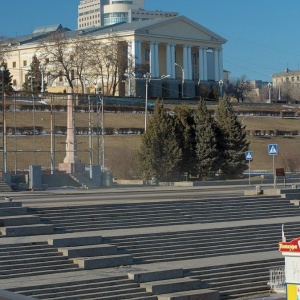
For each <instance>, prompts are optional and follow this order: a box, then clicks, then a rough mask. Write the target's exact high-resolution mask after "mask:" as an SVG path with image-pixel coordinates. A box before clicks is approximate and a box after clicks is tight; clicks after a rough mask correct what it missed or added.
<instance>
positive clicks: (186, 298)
mask: <svg viewBox="0 0 300 300" xmlns="http://www.w3.org/2000/svg"><path fill="white" fill-rule="evenodd" d="M157 299H158V300H219V299H220V295H219V291H215V290H210V289H200V290H191V291H184V292H177V293H172V294H164V295H157Z"/></svg>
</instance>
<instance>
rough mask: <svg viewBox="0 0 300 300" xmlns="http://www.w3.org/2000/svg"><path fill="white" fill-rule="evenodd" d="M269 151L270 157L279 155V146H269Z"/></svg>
mask: <svg viewBox="0 0 300 300" xmlns="http://www.w3.org/2000/svg"><path fill="white" fill-rule="evenodd" d="M268 151H269V155H277V154H278V145H277V144H269V145H268Z"/></svg>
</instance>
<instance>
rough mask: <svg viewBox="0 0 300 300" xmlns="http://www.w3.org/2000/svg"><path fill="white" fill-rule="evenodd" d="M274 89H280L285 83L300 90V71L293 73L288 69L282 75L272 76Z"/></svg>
mask: <svg viewBox="0 0 300 300" xmlns="http://www.w3.org/2000/svg"><path fill="white" fill-rule="evenodd" d="M272 83H273V87H278V86H280V85H283V84H285V83H288V84H290V85H291V86H293V87H296V88H300V70H295V71H291V70H289V69H288V68H287V69H286V70H285V71H284V72H282V73H276V74H273V75H272Z"/></svg>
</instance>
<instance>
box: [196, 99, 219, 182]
mask: <svg viewBox="0 0 300 300" xmlns="http://www.w3.org/2000/svg"><path fill="white" fill-rule="evenodd" d="M195 135H196V149H195V156H196V158H197V163H196V171H197V175H198V176H199V177H200V178H202V179H203V178H207V177H208V178H209V177H213V176H214V174H215V172H216V171H217V169H218V149H217V139H216V132H215V125H214V120H213V118H212V117H211V114H210V112H209V110H208V109H207V106H206V104H205V101H204V100H203V99H200V101H199V104H198V106H197V109H196V113H195Z"/></svg>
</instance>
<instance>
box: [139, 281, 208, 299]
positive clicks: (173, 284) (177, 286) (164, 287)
mask: <svg viewBox="0 0 300 300" xmlns="http://www.w3.org/2000/svg"><path fill="white" fill-rule="evenodd" d="M141 287H142V288H145V289H146V291H147V292H150V293H152V294H154V295H159V294H168V293H174V292H182V291H189V290H197V289H201V288H203V283H202V282H201V280H198V279H193V278H177V279H169V280H160V281H151V282H144V283H141Z"/></svg>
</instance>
